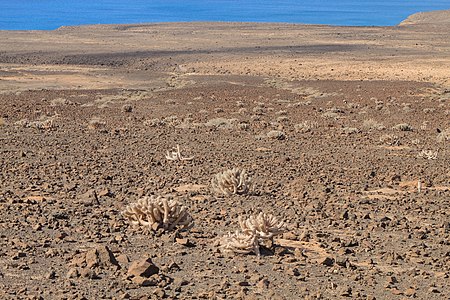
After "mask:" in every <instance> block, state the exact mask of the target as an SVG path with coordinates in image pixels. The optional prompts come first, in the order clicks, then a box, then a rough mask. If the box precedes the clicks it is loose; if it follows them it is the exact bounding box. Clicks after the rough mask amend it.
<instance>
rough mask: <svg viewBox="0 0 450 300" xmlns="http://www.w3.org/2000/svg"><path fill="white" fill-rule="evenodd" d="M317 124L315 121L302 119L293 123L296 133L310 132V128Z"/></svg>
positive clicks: (315, 126)
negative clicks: (297, 122)
mask: <svg viewBox="0 0 450 300" xmlns="http://www.w3.org/2000/svg"><path fill="white" fill-rule="evenodd" d="M318 126H319V124H317V122H313V121H303V122H302V123H299V124H295V125H294V129H295V131H296V132H298V133H307V132H310V131H311V130H312V129H314V128H317V127H318Z"/></svg>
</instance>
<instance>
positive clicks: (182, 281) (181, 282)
mask: <svg viewBox="0 0 450 300" xmlns="http://www.w3.org/2000/svg"><path fill="white" fill-rule="evenodd" d="M173 284H174V285H175V286H177V287H179V286H185V285H188V284H189V281H187V280H186V279H183V278H181V277H176V278H175V279H174V280H173Z"/></svg>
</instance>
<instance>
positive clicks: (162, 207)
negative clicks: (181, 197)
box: [122, 196, 193, 231]
mask: <svg viewBox="0 0 450 300" xmlns="http://www.w3.org/2000/svg"><path fill="white" fill-rule="evenodd" d="M122 214H123V216H124V217H125V218H127V219H128V221H129V222H130V223H131V224H132V225H134V226H139V227H141V228H142V229H144V230H145V231H150V230H153V231H156V230H157V229H158V228H162V229H163V230H164V231H171V230H173V229H175V228H177V227H179V228H180V229H186V228H188V227H190V226H191V225H192V222H193V219H192V217H191V215H190V214H189V213H188V211H187V208H186V207H185V206H183V205H181V204H180V203H179V202H178V201H176V200H168V199H167V198H166V197H161V196H150V197H143V198H141V199H139V200H138V201H137V202H136V203H132V204H130V205H128V206H127V207H126V208H125V210H124V211H123V212H122Z"/></svg>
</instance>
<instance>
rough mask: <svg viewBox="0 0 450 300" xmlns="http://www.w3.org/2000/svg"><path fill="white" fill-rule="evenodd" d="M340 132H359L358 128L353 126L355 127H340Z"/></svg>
mask: <svg viewBox="0 0 450 300" xmlns="http://www.w3.org/2000/svg"><path fill="white" fill-rule="evenodd" d="M342 133H345V134H354V133H359V129H358V128H355V127H344V128H342Z"/></svg>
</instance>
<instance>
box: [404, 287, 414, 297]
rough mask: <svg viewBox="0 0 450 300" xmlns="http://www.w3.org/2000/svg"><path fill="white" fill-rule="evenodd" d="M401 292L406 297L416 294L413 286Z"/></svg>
mask: <svg viewBox="0 0 450 300" xmlns="http://www.w3.org/2000/svg"><path fill="white" fill-rule="evenodd" d="M403 294H404V295H405V296H407V297H413V296H415V295H416V290H415V289H413V288H409V289H407V290H406V291H405V292H404V293H403Z"/></svg>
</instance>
